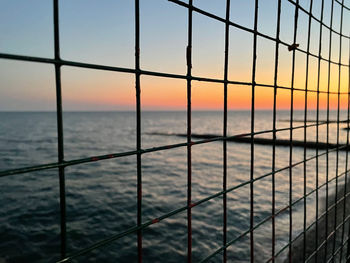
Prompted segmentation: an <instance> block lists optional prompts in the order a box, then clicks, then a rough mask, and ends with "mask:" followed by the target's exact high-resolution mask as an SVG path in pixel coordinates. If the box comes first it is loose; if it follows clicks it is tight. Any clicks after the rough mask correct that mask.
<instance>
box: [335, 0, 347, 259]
mask: <svg viewBox="0 0 350 263" xmlns="http://www.w3.org/2000/svg"><path fill="white" fill-rule="evenodd" d="M343 13H344V0H342V6H341V13H340V33H341V32H342V29H343ZM339 38H340V41H339V64H338V93H337V151H336V167H335V207H334V238H333V246H332V261H333V262H334V257H335V255H334V252H335V245H336V239H337V212H338V202H337V201H338V173H339V118H340V116H339V115H340V77H341V75H340V72H341V54H342V41H341V34H340V36H339Z"/></svg>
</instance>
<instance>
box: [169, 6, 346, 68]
mask: <svg viewBox="0 0 350 263" xmlns="http://www.w3.org/2000/svg"><path fill="white" fill-rule="evenodd" d="M168 1H170V2H173V3H174V4H178V5H180V6H183V7H186V8H188V7H189V5H188V4H186V3H184V2H181V1H179V0H168ZM287 1H290V0H287ZM192 9H193V11H195V12H197V13H199V14H202V15H204V16H207V17H210V18H212V19H215V20H217V21H220V22H223V23H226V20H225V19H224V18H221V17H219V16H217V15H214V14H212V13H209V12H207V11H204V10H203V9H200V8H198V7H194V6H193V7H192ZM229 24H230V25H231V26H233V27H236V28H239V29H241V30H244V31H247V32H250V33H253V34H254V33H256V34H257V35H258V36H260V37H263V38H265V39H269V40H271V41H274V42H277V43H280V44H282V45H284V46H286V47H290V46H291V44H295V43H286V42H284V41H282V40H280V39H276V38H274V37H271V36H269V35H266V34H263V33H261V32H259V31H255V30H254V29H250V28H248V27H245V26H242V25H240V24H236V23H234V22H232V21H230V22H229ZM334 33H338V32H334ZM338 34H339V33H338ZM342 37H344V38H350V37H349V36H345V35H342ZM295 50H298V51H299V52H301V53H304V54H306V55H309V56H312V57H315V58H320V59H321V60H323V61H325V62H328V63H331V64H334V65H341V66H345V67H349V64H343V63H339V62H336V61H332V60H329V59H326V58H323V57H320V56H318V55H316V54H313V53H311V52H307V51H306V50H304V49H300V48H298V47H295Z"/></svg>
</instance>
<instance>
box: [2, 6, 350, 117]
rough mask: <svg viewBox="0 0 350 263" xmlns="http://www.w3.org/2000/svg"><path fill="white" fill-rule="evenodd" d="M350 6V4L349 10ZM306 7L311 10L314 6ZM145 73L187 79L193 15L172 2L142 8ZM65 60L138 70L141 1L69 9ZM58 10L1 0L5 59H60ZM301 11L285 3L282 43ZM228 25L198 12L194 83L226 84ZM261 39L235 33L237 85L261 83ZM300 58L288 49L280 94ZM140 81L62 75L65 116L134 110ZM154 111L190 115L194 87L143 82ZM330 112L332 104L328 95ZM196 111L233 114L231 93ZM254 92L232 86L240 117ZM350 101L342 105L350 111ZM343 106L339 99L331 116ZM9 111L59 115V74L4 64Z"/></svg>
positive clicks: (266, 24) (299, 81) (267, 10)
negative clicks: (56, 33)
mask: <svg viewBox="0 0 350 263" xmlns="http://www.w3.org/2000/svg"><path fill="white" fill-rule="evenodd" d="M231 2H232V4H231V21H233V22H236V23H239V24H241V25H243V26H246V27H248V28H253V21H254V2H255V1H254V0H232V1H231ZM259 2H260V5H259V18H258V19H259V26H258V30H259V31H260V32H262V33H264V34H267V35H269V36H272V37H274V36H275V34H276V32H275V31H276V20H277V0H260V1H259ZM320 3H321V1H314V7H313V14H314V16H315V17H317V18H320V9H321V7H320ZM345 3H346V4H347V5H350V0H347V1H345ZM194 4H195V6H197V7H199V8H201V9H204V10H206V11H208V12H211V13H214V14H215V15H218V16H221V17H224V16H225V4H226V1H225V0H194ZM300 4H301V5H302V6H303V7H304V8H306V9H308V8H309V7H308V6H309V0H301V1H300ZM140 5H141V6H140V11H141V14H140V15H141V17H140V19H141V68H142V69H145V70H152V71H160V72H170V73H176V74H185V73H186V61H185V51H186V45H187V9H186V8H184V7H181V6H178V5H176V4H174V3H171V2H168V1H166V0H140ZM330 5H331V0H325V14H324V22H325V24H326V25H329V24H330V12H329V10H330ZM59 8H60V40H61V42H60V44H61V56H62V58H63V59H66V60H73V61H81V62H87V63H96V64H103V65H112V66H118V67H127V68H132V67H134V1H131V0H103V1H102V0H74V1H73V0H61V1H60V6H59ZM340 12H341V9H340V5H339V4H337V3H335V6H334V22H333V26H334V28H335V30H336V31H339V30H340ZM52 13H53V11H52V1H48V0H31V1H23V0H0V52H1V53H12V54H21V55H29V56H39V57H49V58H52V57H53V22H52V21H53V16H52ZM293 23H294V5H293V4H291V3H289V2H288V1H287V0H282V13H281V39H282V41H285V42H287V43H292V38H293V28H294V24H293ZM307 25H308V16H307V15H306V14H305V13H303V12H302V11H300V13H299V25H298V40H297V43H299V44H300V48H301V49H306V46H307ZM311 26H312V29H311V45H310V50H311V52H312V53H314V54H318V39H319V24H318V23H317V22H315V21H313V22H312V25H311ZM224 30H225V24H224V23H222V22H218V21H216V20H213V19H211V18H208V17H205V16H203V15H201V14H197V13H196V12H194V14H193V49H192V50H193V75H194V76H200V77H210V78H220V79H222V78H223V70H224V66H223V65H224ZM342 32H343V34H346V35H350V12H349V11H348V10H344V18H343V31H342ZM339 42H340V40H339V37H338V36H336V35H334V36H333V37H332V50H331V51H332V52H331V54H332V60H334V61H338V59H339V44H340V43H339ZM274 50H275V43H274V42H273V41H270V40H267V39H264V38H261V37H258V46H257V51H258V56H257V71H256V81H257V82H258V83H264V84H273V74H274ZM252 51H253V35H252V34H251V33H248V32H246V31H242V30H239V29H236V28H234V27H231V29H230V50H229V79H230V80H237V81H245V82H251V67H252V59H253V58H252ZM321 53H322V56H323V57H325V58H328V54H329V31H328V29H326V28H324V30H323V38H322V49H321ZM291 55H292V53H291V52H289V51H288V50H287V48H286V47H285V46H281V48H280V57H279V63H280V66H279V75H278V84H279V85H283V86H290V81H291V61H292V56H291ZM348 60H349V40H347V39H343V41H342V63H344V64H348ZM305 62H306V55H305V54H302V53H300V52H297V55H296V76H295V87H297V88H301V89H304V88H305V78H306V76H305ZM316 76H317V59H316V58H310V73H309V88H310V89H314V90H316V88H317V85H316V83H317V82H316ZM327 76H328V64H327V63H326V62H324V61H323V62H322V63H321V84H320V89H321V90H327V82H328V77H327ZM330 81H331V90H332V91H336V90H337V89H338V81H339V80H338V66H335V65H332V67H331V80H330ZM134 82H135V81H134V75H132V74H126V73H118V72H107V71H98V70H91V69H81V68H73V67H63V68H62V93H63V108H64V110H67V111H69V110H134V109H135V87H134ZM340 85H341V89H342V91H346V90H347V87H348V69H347V68H346V67H343V68H342V69H341V78H340ZM141 88H142V93H141V100H142V108H143V109H144V110H185V109H186V81H185V80H178V79H175V80H174V79H167V78H159V77H151V76H142V77H141ZM277 96H278V102H277V103H278V104H277V106H278V107H279V108H281V109H288V108H289V107H290V91H288V90H279V91H278V94H277ZM320 101H321V104H320V105H321V108H325V107H326V95H324V94H321V97H320ZM272 102H273V91H272V89H271V88H262V87H259V88H256V107H257V108H260V109H271V108H272V106H273V104H272ZM192 103H193V108H194V109H203V110H204V109H213V110H220V109H222V108H223V85H222V84H213V83H206V82H196V81H193V91H192ZM250 103H251V88H250V87H249V86H238V85H229V91H228V106H229V108H230V109H249V108H250V107H251V105H250ZM346 103H347V97H346V96H342V97H341V104H342V106H343V107H345V105H346ZM336 105H337V97H336V96H331V107H336ZM295 107H296V108H300V109H301V108H303V107H304V92H301V91H299V92H295ZM309 107H313V108H314V107H316V93H310V95H309ZM0 110H2V111H3V110H20V111H22V110H55V84H54V68H53V66H52V65H49V64H40V63H29V62H19V61H10V60H4V59H0Z"/></svg>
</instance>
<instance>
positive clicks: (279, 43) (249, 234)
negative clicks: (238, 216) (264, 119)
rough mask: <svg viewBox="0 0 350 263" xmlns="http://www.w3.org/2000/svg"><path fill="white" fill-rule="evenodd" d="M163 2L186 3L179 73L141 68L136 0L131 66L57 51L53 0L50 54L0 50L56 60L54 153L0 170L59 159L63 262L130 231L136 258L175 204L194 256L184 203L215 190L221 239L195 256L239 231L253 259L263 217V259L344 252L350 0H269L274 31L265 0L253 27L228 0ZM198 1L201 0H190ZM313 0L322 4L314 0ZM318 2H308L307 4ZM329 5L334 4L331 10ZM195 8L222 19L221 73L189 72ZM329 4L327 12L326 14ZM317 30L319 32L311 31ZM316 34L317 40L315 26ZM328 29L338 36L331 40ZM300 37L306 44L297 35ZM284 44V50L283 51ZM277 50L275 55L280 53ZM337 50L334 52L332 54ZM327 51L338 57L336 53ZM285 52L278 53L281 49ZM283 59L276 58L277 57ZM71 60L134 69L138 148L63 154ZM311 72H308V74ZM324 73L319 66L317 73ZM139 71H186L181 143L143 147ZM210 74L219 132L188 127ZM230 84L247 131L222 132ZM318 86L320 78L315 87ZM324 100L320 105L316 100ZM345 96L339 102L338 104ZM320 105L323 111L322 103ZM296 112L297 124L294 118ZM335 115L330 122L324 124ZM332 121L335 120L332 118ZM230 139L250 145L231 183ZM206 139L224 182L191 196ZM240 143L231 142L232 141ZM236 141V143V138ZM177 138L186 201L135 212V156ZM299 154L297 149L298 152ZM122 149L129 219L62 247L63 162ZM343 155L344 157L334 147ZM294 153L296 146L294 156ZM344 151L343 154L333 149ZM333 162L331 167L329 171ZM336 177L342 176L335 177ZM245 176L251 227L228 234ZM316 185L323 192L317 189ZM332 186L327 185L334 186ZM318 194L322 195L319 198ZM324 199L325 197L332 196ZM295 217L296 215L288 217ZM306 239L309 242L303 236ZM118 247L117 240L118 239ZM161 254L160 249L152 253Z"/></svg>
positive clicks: (336, 256)
mask: <svg viewBox="0 0 350 263" xmlns="http://www.w3.org/2000/svg"><path fill="white" fill-rule="evenodd" d="M169 2H170V3H171V4H172V5H173V6H174V7H175V6H177V7H181V8H183V9H184V10H186V12H187V19H188V20H187V45H186V47H184V56H185V57H186V69H187V70H186V71H187V73H186V74H184V75H181V74H176V73H166V72H160V71H149V70H144V69H142V68H141V66H140V54H141V53H142V51H141V50H140V41H141V39H140V34H141V33H140V31H141V30H142V23H141V22H140V0H135V3H134V7H135V10H134V17H135V21H134V26H135V36H134V40H135V66H134V67H133V68H125V67H115V66H107V65H103V64H91V63H83V62H78V61H71V60H64V59H62V58H61V56H60V12H59V1H58V0H54V1H53V11H54V15H53V17H54V21H53V26H54V27H53V28H54V58H47V57H34V56H24V55H16V54H9V53H0V58H1V59H2V60H19V61H27V62H32V63H46V64H50V65H54V69H55V85H56V108H57V110H56V112H57V138H58V140H57V144H58V152H57V158H58V160H57V162H54V163H44V164H41V165H35V166H30V167H18V168H16V169H10V170H2V171H0V177H5V176H14V175H18V174H23V173H31V172H36V171H41V170H47V169H54V168H56V169H58V174H59V189H60V238H61V239H60V242H61V246H60V247H61V259H60V260H59V261H58V262H66V261H67V262H68V261H72V260H75V259H77V258H78V257H79V256H81V255H85V254H87V255H88V254H89V253H90V252H91V251H93V250H96V249H98V248H101V247H104V246H106V245H109V244H110V243H112V242H114V241H116V240H118V239H121V238H122V237H125V236H129V235H131V236H135V235H136V236H137V255H138V262H142V257H143V231H144V230H145V229H147V228H152V226H153V225H154V224H161V223H162V221H163V220H166V219H169V218H172V217H174V216H175V215H177V214H180V213H187V216H186V220H187V223H186V225H187V261H188V262H192V261H194V260H193V258H192V241H193V235H192V229H193V228H192V212H193V210H194V209H200V206H201V205H203V204H204V203H206V202H209V201H211V200H214V199H220V200H222V207H221V209H222V240H221V246H219V247H215V248H212V250H211V251H203V258H202V259H201V262H212V261H215V262H216V261H222V262H231V260H230V257H229V256H228V254H227V249H228V248H230V247H235V245H236V244H238V243H239V242H241V240H243V239H244V238H248V239H249V254H250V256H249V258H246V259H245V260H246V261H249V260H250V261H251V262H256V261H261V260H260V259H259V258H260V255H258V254H257V253H255V246H256V242H257V241H256V239H255V235H254V234H255V233H256V231H258V230H259V229H260V228H262V225H264V224H266V223H267V222H268V223H269V224H270V225H271V229H270V232H269V233H265V235H267V236H270V237H271V243H269V244H263V245H264V246H269V247H271V254H270V255H268V260H266V261H264V262H275V261H279V260H280V259H279V256H280V255H281V254H283V253H284V254H285V253H286V254H287V258H286V261H288V262H321V261H322V262H330V261H333V262H334V261H336V262H342V261H343V262H346V261H347V260H348V259H349V257H350V254H349V253H350V242H349V237H350V227H349V216H350V213H349V211H348V210H349V207H348V206H347V203H348V198H349V197H348V195H349V191H348V190H349V189H348V171H349V168H348V149H349V134H348V132H347V133H346V138H345V141H341V138H340V137H341V136H340V131H341V130H342V128H341V124H346V125H347V126H346V127H345V128H347V130H349V129H350V127H349V122H348V120H349V113H350V111H349V95H350V90H349V88H350V86H349V84H348V83H349V77H350V70H349V63H350V62H349V61H350V60H349V58H348V57H346V58H345V60H344V57H345V56H346V54H347V55H348V54H349V50H347V48H348V47H349V46H350V45H349V43H350V32H349V27H348V25H347V24H346V23H347V22H346V16H347V14H350V5H349V4H350V3H348V4H347V3H346V1H344V0H342V1H338V0H333V1H326V0H317V1H313V0H309V1H301V0H295V1H292V0H278V1H276V6H277V10H275V12H276V21H273V25H274V28H273V29H274V36H271V34H266V33H263V32H261V31H260V30H259V7H260V6H263V5H268V3H267V1H262V0H260V1H258V0H255V2H254V21H253V22H254V23H253V27H252V28H250V27H247V26H244V25H243V24H240V23H236V22H233V20H232V14H231V11H232V5H233V3H234V2H235V1H230V0H227V1H226V3H225V5H226V6H225V16H224V17H221V16H218V15H216V14H214V13H211V12H209V11H206V10H205V9H201V8H200V7H198V5H197V3H196V2H197V1H193V0H188V1H180V0H169ZM198 2H199V1H198ZM286 3H289V4H291V5H292V6H293V10H294V13H293V14H292V17H293V20H292V21H289V23H290V24H292V25H293V27H292V28H293V30H292V32H289V34H290V35H292V38H291V39H292V42H286V41H284V40H282V38H281V35H280V33H281V24H282V22H281V20H282V19H283V17H282V15H281V13H282V7H283V4H286ZM319 4H320V6H319ZM316 5H317V6H319V8H315V6H316ZM335 10H340V12H338V13H336V11H335ZM194 14H195V15H199V16H204V17H206V18H208V19H210V20H214V21H216V22H218V23H220V24H222V26H223V27H224V28H225V31H224V35H223V36H222V37H223V38H224V46H223V50H222V52H223V53H224V64H223V76H222V77H220V78H211V77H207V76H195V75H194V74H193V71H192V64H193V63H192V59H193V48H192V47H193V34H194V30H195V29H194V27H193V16H194ZM326 14H327V19H328V20H327V21H326ZM301 16H303V17H306V19H304V20H302V21H300V17H301ZM232 28H233V29H235V30H238V31H242V32H246V33H247V34H249V35H250V36H251V37H252V38H251V39H252V60H251V61H249V65H250V67H251V76H250V77H249V78H250V81H240V80H237V79H234V78H230V74H229V71H230V59H229V55H230V52H231V51H232V50H231V49H230V45H233V42H234V41H239V39H234V38H232V37H231V36H230V34H231V32H232V31H231V30H232ZM301 29H303V30H304V31H305V32H306V35H302V34H301V36H298V34H299V33H300V30H301ZM315 32H317V33H315ZM315 34H316V36H317V37H316V40H315V37H314V35H315ZM324 39H328V41H329V42H328V43H325V41H324ZM335 39H336V40H335ZM264 40H269V41H271V42H272V43H273V45H274V48H273V60H271V64H272V65H271V67H272V68H273V81H272V83H271V84H266V82H259V81H258V80H257V74H256V73H257V63H258V58H259V56H261V55H263V53H264V50H261V49H259V47H258V43H259V41H261V42H263V41H264ZM300 41H302V42H303V43H304V44H303V45H302V44H300ZM286 50H287V52H288V53H289V54H291V56H290V63H291V67H290V71H289V76H288V78H289V79H290V82H289V83H290V85H281V84H280V82H279V76H280V75H279V72H280V71H281V67H284V64H283V63H282V62H281V57H283V54H284V53H283V52H285V51H286ZM238 52H239V50H238ZM282 53H283V54H282ZM281 54H282V55H281ZM300 54H302V55H303V56H305V62H304V63H300V61H299V60H298V59H297V57H298V55H300ZM335 55H336V56H335ZM335 57H336V58H337V59H335ZM283 59H285V58H283ZM311 63H315V64H316V72H312V70H311V67H312V65H311ZM281 64H282V65H281ZM322 65H324V66H325V70H322ZM65 66H70V67H77V68H86V69H93V70H101V71H112V72H122V73H129V74H133V75H134V77H135V91H136V93H135V94H136V108H135V111H136V149H135V150H132V151H123V152H114V153H110V154H105V155H96V156H91V157H88V158H82V159H69V160H67V159H65V157H64V156H65V147H64V140H63V111H62V88H61V86H62V84H61V69H62V67H65ZM300 72H302V74H304V75H305V79H304V80H305V82H304V83H303V84H302V85H300V82H298V83H296V78H297V75H298V74H301V73H300ZM312 74H313V75H312ZM323 74H325V75H326V77H325V76H323ZM141 76H153V77H162V78H166V79H169V80H175V79H181V80H183V81H186V87H187V88H186V94H187V109H186V112H187V132H186V133H184V134H177V135H178V136H182V137H184V138H186V140H185V141H184V142H182V143H177V144H168V145H161V146H156V147H151V148H143V147H142V141H141V139H142V132H143V131H142V129H141V128H142V126H141V119H142V109H141V106H142V103H141V91H142V79H141ZM332 78H333V79H334V78H336V79H337V81H332ZM311 79H313V80H314V82H315V84H314V85H312V84H310V83H311ZM197 82H198V83H217V84H218V85H221V86H222V88H223V91H224V96H223V102H222V103H223V123H222V134H220V135H212V136H209V135H203V136H199V135H198V134H194V133H193V132H192V113H193V108H192V94H191V93H192V90H193V84H194V83H197ZM234 85H239V86H242V87H244V88H245V89H249V90H250V106H251V108H250V125H249V128H250V130H247V131H246V132H245V133H239V134H229V132H228V124H227V123H228V114H229V106H228V98H229V95H228V94H229V93H230V89H231V88H232V87H233V86H234ZM321 86H324V87H325V88H324V89H323V88H322V87H321ZM259 88H265V89H266V90H271V91H272V93H273V100H272V105H270V106H271V109H272V111H271V113H272V129H267V130H258V129H256V111H257V107H256V93H257V89H259ZM279 92H287V93H288V96H287V97H288V100H289V101H288V105H289V119H288V120H287V123H288V126H285V127H282V128H280V127H278V126H277V121H278V120H277V112H278V98H277V96H278V93H279ZM297 95H298V96H301V97H303V102H304V105H303V107H302V108H303V118H302V119H299V120H297V119H296V117H295V110H294V107H295V96H297ZM234 96H236V97H238V98H239V97H240V94H239V93H237V94H234ZM331 98H335V99H334V100H333V101H335V105H336V106H335V107H334V109H335V110H336V114H335V119H332V118H331V117H332V116H331V115H332V111H331V110H332V109H331V104H332V99H331ZM312 101H313V102H314V105H313V106H310V102H312ZM322 105H325V107H323V108H322ZM344 105H345V106H344ZM310 110H314V112H315V114H314V116H315V119H313V120H310V115H311V114H310ZM322 110H323V111H322ZM342 110H343V111H344V110H345V113H344V114H343V116H345V117H344V118H343V119H342V118H341V116H342V114H341V111H342ZM298 122H299V124H298ZM332 123H333V124H336V128H335V131H334V126H331V124H332ZM324 127H325V129H326V138H325V141H322V140H321V139H320V129H321V128H324ZM332 127H333V128H332ZM310 130H312V131H311V132H312V133H314V134H313V136H315V137H314V138H315V141H313V142H310V141H309V140H308V139H307V138H308V136H309V133H310ZM283 132H287V133H288V139H286V140H281V139H278V138H277V137H278V135H279V134H281V133H283ZM296 132H299V133H301V134H302V138H303V140H296V139H295V133H296ZM333 133H335V134H336V139H335V141H332V142H331V140H330V137H331V134H333ZM261 135H268V136H270V137H271V138H270V139H266V138H261V137H260V136H261ZM230 141H233V142H237V143H242V142H244V143H248V144H249V145H250V150H249V152H250V177H249V180H245V181H243V182H237V183H235V184H234V185H233V186H229V185H228V183H227V181H228V178H229V177H230V173H229V172H228V165H229V163H230V159H229V157H228V151H229V150H228V142H230ZM213 142H221V143H222V150H223V152H222V168H223V169H222V171H223V174H222V186H220V187H221V188H222V190H221V191H219V192H216V193H215V194H212V195H208V196H207V197H206V198H203V199H199V200H198V199H197V200H193V198H192V188H193V187H192V182H193V179H192V170H193V168H192V160H193V155H194V152H193V149H194V148H195V147H198V146H199V145H203V144H209V143H213ZM258 144H263V145H270V146H272V156H271V160H272V162H271V163H268V164H267V165H268V166H269V170H270V171H269V172H267V173H264V174H259V173H257V172H256V169H255V168H256V167H255V166H256V161H255V160H256V155H255V153H256V149H255V147H256V145H258ZM237 145H238V144H237ZM279 146H287V147H289V156H288V158H289V159H288V165H287V166H284V167H280V166H278V165H277V163H278V159H279V158H280V156H279V155H278V154H277V148H278V147H279ZM237 147H239V146H237ZM295 147H302V148H303V153H302V156H303V158H302V159H301V160H299V161H297V162H296V161H295V160H296V158H295V157H296V156H295V154H296V153H295V152H294V148H295ZM175 148H185V149H186V151H187V152H186V158H187V168H186V170H187V203H186V205H184V206H181V207H176V208H175V209H174V210H172V211H170V212H167V213H165V214H163V215H161V216H157V217H154V218H153V219H151V220H144V219H143V218H142V209H143V206H142V202H143V196H142V186H143V177H142V175H143V171H142V161H143V156H145V155H147V154H150V153H155V152H162V151H169V150H171V149H175ZM309 148H312V149H314V152H313V153H314V154H313V155H310V154H309V153H310V152H308V149H309ZM299 154H300V153H299ZM331 154H335V159H336V161H335V162H336V164H335V167H333V166H331V165H330V164H329V163H330V160H329V156H330V155H331ZM126 156H136V162H137V180H136V184H137V219H136V224H135V225H134V226H132V227H130V228H127V229H124V230H123V231H122V232H118V233H112V234H111V235H110V237H108V238H106V239H103V240H101V241H99V242H96V243H94V244H93V245H91V246H88V247H86V248H84V249H81V250H77V251H74V252H72V253H67V221H66V218H67V215H66V183H65V170H66V169H67V167H70V166H75V165H81V164H87V163H94V162H100V161H102V160H106V159H118V158H121V157H126ZM341 156H342V157H341ZM299 157H300V156H299ZM341 158H343V159H344V160H343V159H341ZM311 162H315V164H314V165H315V166H314V170H315V178H314V179H313V180H314V181H315V185H314V187H313V188H311V189H310V187H309V186H308V185H307V180H308V177H310V174H309V172H308V169H307V165H308V163H311ZM320 162H325V163H326V164H325V166H326V170H325V177H326V179H325V180H324V181H321V180H320V179H319V178H320V176H321V175H320V174H321V173H322V172H324V171H319V166H320ZM295 168H300V169H301V171H302V172H301V174H302V178H303V180H302V181H300V180H299V181H298V180H297V181H296V180H295V178H296V176H299V174H296V172H295V171H296V170H295ZM331 169H334V171H333V170H332V171H331ZM331 172H334V173H335V176H334V177H331V176H329V174H330V173H331ZM282 173H283V174H284V175H285V176H288V178H289V179H288V182H289V185H288V195H289V202H288V204H285V205H284V206H283V207H280V206H277V204H276V203H277V202H278V201H279V200H278V191H277V190H276V180H277V178H276V177H277V176H278V175H280V174H282ZM265 179H268V180H270V181H271V210H270V211H267V212H268V216H266V217H265V218H256V217H255V210H256V206H255V203H256V200H255V199H256V187H258V186H259V183H260V182H261V181H262V180H265ZM340 180H343V181H344V183H341V182H340ZM297 184H302V186H301V187H302V195H301V196H299V197H298V198H295V196H293V193H294V192H295V191H296V190H295V188H297V187H300V185H299V186H297ZM245 186H248V187H249V196H247V198H249V203H250V207H249V227H248V228H247V229H245V230H244V231H242V232H241V233H240V235H238V236H236V237H235V238H233V239H230V238H229V237H228V235H227V232H228V224H229V223H228V215H227V211H228V209H229V208H230V207H232V206H235V205H236V203H235V202H232V201H229V198H228V194H229V193H233V192H235V191H237V190H238V189H240V188H242V187H245ZM332 193H334V195H335V196H334V197H332V198H333V199H334V201H333V202H332V201H331V200H330V199H331V197H330V196H331V194H332ZM322 194H325V195H324V196H322ZM312 195H314V196H315V206H316V208H313V209H314V210H315V211H316V212H315V213H316V214H315V218H313V220H312V222H311V223H310V222H308V219H307V218H308V216H307V215H308V213H310V212H309V210H308V205H307V199H308V198H309V197H310V196H312ZM332 196H333V195H332ZM324 198H325V201H324ZM333 199H332V200H333ZM323 202H325V206H326V207H325V209H324V211H322V209H321V206H322V205H323ZM300 204H301V205H302V206H303V215H302V217H303V219H302V223H303V225H302V226H298V228H302V231H300V232H298V233H297V234H295V227H296V226H295V223H294V220H295V219H296V218H295V214H293V209H294V208H295V207H296V206H298V205H300ZM284 213H287V214H288V221H289V225H288V226H287V227H288V233H289V236H288V242H285V243H284V244H282V245H281V244H280V245H279V246H277V245H276V244H277V242H278V241H277V239H278V237H277V235H278V234H277V233H276V220H277V218H278V217H279V216H281V215H282V214H284ZM296 221H297V222H299V221H300V220H296ZM311 243H312V244H313V245H310V244H311ZM120 249H121V250H122V249H123V248H120ZM160 260H161V261H166V259H160Z"/></svg>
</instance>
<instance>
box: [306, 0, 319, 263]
mask: <svg viewBox="0 0 350 263" xmlns="http://www.w3.org/2000/svg"><path fill="white" fill-rule="evenodd" d="M322 2H323V1H322ZM322 4H323V3H322ZM312 5H313V1H312V0H311V1H310V8H309V12H310V15H309V22H308V33H307V51H306V52H307V54H306V69H305V73H306V76H305V77H306V78H305V105H304V163H303V169H304V171H303V172H304V220H303V261H305V259H306V208H307V207H306V203H307V202H306V185H307V180H306V152H307V151H306V140H307V127H306V122H307V116H308V112H307V111H308V84H309V61H310V56H309V52H310V35H311V20H312V16H311V13H312ZM316 148H317V147H316ZM316 155H317V154H316ZM316 232H317V231H316ZM316 247H317V246H316Z"/></svg>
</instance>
